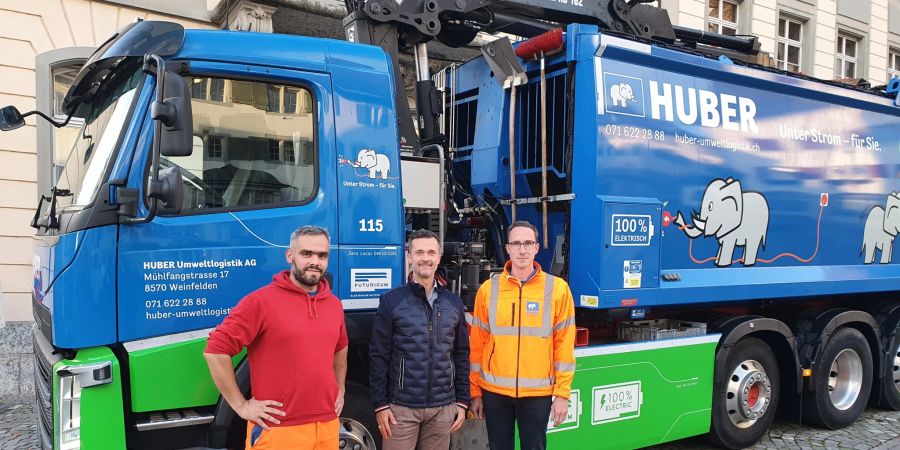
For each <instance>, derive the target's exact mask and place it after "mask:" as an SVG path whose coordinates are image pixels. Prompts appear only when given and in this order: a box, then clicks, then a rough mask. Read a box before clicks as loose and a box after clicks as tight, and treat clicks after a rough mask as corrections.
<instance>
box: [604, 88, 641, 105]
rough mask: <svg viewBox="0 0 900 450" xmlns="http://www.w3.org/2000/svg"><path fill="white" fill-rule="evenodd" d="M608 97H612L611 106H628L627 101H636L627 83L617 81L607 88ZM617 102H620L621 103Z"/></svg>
mask: <svg viewBox="0 0 900 450" xmlns="http://www.w3.org/2000/svg"><path fill="white" fill-rule="evenodd" d="M609 98H611V99H612V102H613V106H622V107H625V106H628V102H631V103H637V99H636V98H634V91H633V90H632V88H631V85H630V84H628V83H617V84H614V85H612V87H610V88H609ZM619 103H622V104H621V105H620V104H619Z"/></svg>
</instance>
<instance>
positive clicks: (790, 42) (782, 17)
mask: <svg viewBox="0 0 900 450" xmlns="http://www.w3.org/2000/svg"><path fill="white" fill-rule="evenodd" d="M781 21H785V22H786V23H785V27H784V29H785V36H782V35H781V32H780V29H781ZM791 23H795V24H797V25H799V26H800V36H799V38H800V39H799V40H794V39H791V38H790V37H789V36H790V25H791ZM807 23H808V21H805V20H803V19H800V18H798V17H795V16H791V15H788V14H785V13H783V12H782V13H781V14H779V15H778V25H777V26H776V29H775V63H776V64H777V65H778V68H779V69H781V70H784V71H788V72H792V71H791V70H790V69H789V68H788V67H787V66H788V64H793V63H791V62H789V61H788V55H789V51H790V47H791V46H794V47H797V50H798V51H797V72H792V73H803V56H804V54H805V52H804V50H803V47H804V39H803V38H804V33H805V32H806V24H807ZM782 45H784V60H783V61H779V60H778V49H779V47H780V46H782Z"/></svg>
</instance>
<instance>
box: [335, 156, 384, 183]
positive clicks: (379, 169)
mask: <svg viewBox="0 0 900 450" xmlns="http://www.w3.org/2000/svg"><path fill="white" fill-rule="evenodd" d="M338 162H339V163H341V164H348V165H350V166H352V167H354V168H363V169H366V170H368V171H369V174H368V176H369V178H373V179H374V178H378V177H379V176H381V179H383V180H387V179H388V177H389V176H390V172H391V160H390V158H388V157H387V155H385V154H383V153H378V152H376V151H375V150H372V149H371V148H364V149H362V150H360V151H359V153H358V154H357V155H356V161H350V160H348V159H344V158H339V159H338Z"/></svg>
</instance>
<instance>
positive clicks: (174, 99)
mask: <svg viewBox="0 0 900 450" xmlns="http://www.w3.org/2000/svg"><path fill="white" fill-rule="evenodd" d="M164 83H165V87H164V88H163V98H164V100H163V101H162V102H159V101H157V102H154V103H153V105H152V106H151V107H150V117H151V118H153V119H154V120H158V121H159V123H160V125H161V126H162V133H160V142H159V153H160V154H161V155H163V156H189V155H190V154H191V152H192V151H193V149H194V134H193V116H192V113H191V92H190V88H189V86H188V84H187V82H186V81H185V79H184V77H182V76H180V75H178V74H177V73H174V72H168V71H167V72H166V74H165V80H164Z"/></svg>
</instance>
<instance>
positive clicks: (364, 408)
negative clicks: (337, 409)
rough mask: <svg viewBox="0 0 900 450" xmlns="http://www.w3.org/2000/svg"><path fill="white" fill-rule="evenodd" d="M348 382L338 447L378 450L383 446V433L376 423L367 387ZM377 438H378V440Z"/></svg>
mask: <svg viewBox="0 0 900 450" xmlns="http://www.w3.org/2000/svg"><path fill="white" fill-rule="evenodd" d="M356 387H357V386H355V385H351V384H349V383H348V386H347V392H346V394H345V395H344V399H345V402H344V410H343V411H341V417H339V418H338V419H339V420H340V421H341V428H340V436H339V438H338V448H339V449H341V450H376V449H377V448H380V447H381V434H380V433H378V431H377V430H378V426H377V425H376V423H375V412H374V411H373V410H372V404H371V403H370V402H369V396H368V393H366V392H365V388H360V389H355V388H356ZM376 439H377V440H376Z"/></svg>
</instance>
